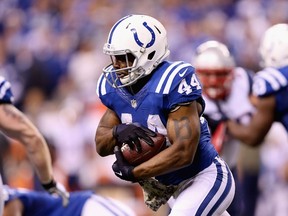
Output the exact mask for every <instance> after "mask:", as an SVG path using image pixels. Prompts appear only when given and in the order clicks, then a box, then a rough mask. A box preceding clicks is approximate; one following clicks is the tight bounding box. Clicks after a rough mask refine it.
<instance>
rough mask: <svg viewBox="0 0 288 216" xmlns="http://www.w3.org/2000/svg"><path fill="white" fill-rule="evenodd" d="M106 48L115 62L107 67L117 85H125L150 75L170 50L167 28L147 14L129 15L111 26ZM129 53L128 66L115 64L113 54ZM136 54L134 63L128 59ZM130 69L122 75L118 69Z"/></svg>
mask: <svg viewBox="0 0 288 216" xmlns="http://www.w3.org/2000/svg"><path fill="white" fill-rule="evenodd" d="M103 52H104V53H105V54H107V55H110V56H111V60H112V64H110V65H108V66H106V67H105V68H104V69H103V72H104V75H105V76H106V78H107V75H108V74H111V78H112V80H111V81H110V80H109V79H107V80H108V81H109V83H110V84H111V85H112V86H113V87H116V88H118V87H124V86H128V85H131V84H133V83H135V82H136V81H137V80H138V79H140V78H141V77H143V76H146V75H149V74H150V73H151V72H152V70H153V69H154V68H155V67H156V66H157V65H159V63H161V62H162V61H163V60H164V59H165V58H166V57H167V56H168V55H169V53H170V51H169V50H168V43H167V36H166V30H165V28H164V26H163V25H162V24H161V23H160V22H159V21H158V20H156V19H154V18H153V17H150V16H147V15H129V16H126V17H124V18H122V19H120V20H119V21H118V22H116V23H115V24H114V26H113V27H112V29H111V30H110V33H109V36H108V40H107V43H106V44H105V45H104V48H103ZM117 55H125V57H126V63H127V67H126V68H121V69H115V68H113V58H112V57H113V56H117ZM131 56H132V57H133V64H132V66H129V65H128V59H129V60H131ZM123 70H125V71H127V72H128V74H127V75H125V76H124V77H123V76H120V77H118V76H117V74H116V72H120V71H123Z"/></svg>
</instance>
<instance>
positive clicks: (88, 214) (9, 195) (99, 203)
mask: <svg viewBox="0 0 288 216" xmlns="http://www.w3.org/2000/svg"><path fill="white" fill-rule="evenodd" d="M4 195H5V208H4V215H3V216H95V215H99V216H135V213H134V212H133V211H132V210H131V209H130V208H128V207H127V206H126V205H124V204H123V203H121V202H119V201H118V200H113V199H110V198H105V197H103V196H100V195H97V194H95V193H94V192H93V191H88V190H85V191H74V192H71V193H70V200H69V205H67V206H65V207H64V206H63V205H62V200H61V198H60V197H56V198H55V197H52V196H50V195H49V194H47V193H45V192H39V191H32V190H27V189H21V188H10V187H8V186H7V185H5V186H4Z"/></svg>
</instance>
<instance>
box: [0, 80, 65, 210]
mask: <svg viewBox="0 0 288 216" xmlns="http://www.w3.org/2000/svg"><path fill="white" fill-rule="evenodd" d="M12 101H13V95H12V91H11V85H10V83H9V82H8V81H6V80H5V78H4V77H2V76H0V130H1V131H2V132H3V133H4V134H5V135H7V136H9V137H11V138H13V139H16V140H18V141H19V142H20V143H22V144H23V145H24V146H25V148H26V152H27V155H28V157H29V159H30V161H31V163H32V164H33V165H34V167H35V170H36V173H37V175H38V177H39V180H40V182H41V183H42V185H43V187H44V188H45V189H46V190H47V191H49V192H50V193H57V194H58V195H60V196H61V198H62V199H63V204H64V205H67V203H68V197H69V194H68V193H67V192H66V190H65V188H64V187H63V186H62V185H61V184H58V183H56V182H55V180H54V178H53V172H52V163H51V156H50V153H49V150H48V146H47V143H46V142H45V140H44V138H43V136H42V135H41V134H40V133H39V131H38V130H37V128H36V127H35V126H34V125H33V123H32V122H31V121H30V120H29V119H28V118H27V117H26V116H25V115H24V114H23V113H22V112H21V111H19V110H18V109H17V108H16V107H15V106H14V105H13V104H12ZM2 210H3V197H2V181H1V176H0V215H2Z"/></svg>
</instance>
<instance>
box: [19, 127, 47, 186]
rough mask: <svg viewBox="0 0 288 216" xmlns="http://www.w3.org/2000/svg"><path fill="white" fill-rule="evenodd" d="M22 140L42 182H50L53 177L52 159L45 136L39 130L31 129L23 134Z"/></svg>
mask: <svg viewBox="0 0 288 216" xmlns="http://www.w3.org/2000/svg"><path fill="white" fill-rule="evenodd" d="M20 142H22V143H23V144H24V145H25V146H26V152H27V155H28V157H29V159H30V161H31V163H32V164H33V166H34V168H35V171H36V174H37V176H38V177H39V180H40V181H41V183H47V182H50V181H51V180H52V178H53V168H52V160H51V155H50V152H49V149H48V145H47V143H46V141H45V139H44V138H43V136H42V135H41V134H40V133H39V132H38V131H34V132H32V131H31V132H30V133H26V134H25V135H23V136H22V137H21V139H20Z"/></svg>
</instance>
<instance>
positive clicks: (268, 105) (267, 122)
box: [228, 23, 288, 145]
mask: <svg viewBox="0 0 288 216" xmlns="http://www.w3.org/2000/svg"><path fill="white" fill-rule="evenodd" d="M287 50H288V24H284V23H282V24H276V25H274V26H272V27H270V28H269V29H267V30H266V32H265V34H264V36H263V39H262V41H261V44H260V49H259V51H260V55H261V57H262V60H263V62H261V63H262V64H261V65H262V66H263V67H264V69H263V70H261V71H259V72H257V73H256V76H255V77H254V79H253V88H252V89H253V95H254V96H255V98H256V100H255V105H256V108H257V109H256V112H255V114H254V115H253V118H252V120H251V122H250V124H249V125H245V126H241V125H239V124H238V123H237V122H235V121H229V122H228V129H229V131H230V133H231V134H233V135H234V136H235V137H237V138H239V139H241V140H242V141H243V142H245V143H247V144H250V145H259V144H260V143H261V141H262V140H263V139H264V137H265V135H266V134H267V132H268V131H269V129H270V127H271V125H272V123H273V122H274V121H279V122H281V123H282V124H283V126H284V127H285V129H286V130H287V131H288V54H287V53H288V52H287Z"/></svg>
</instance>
